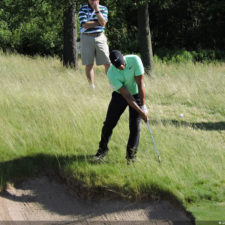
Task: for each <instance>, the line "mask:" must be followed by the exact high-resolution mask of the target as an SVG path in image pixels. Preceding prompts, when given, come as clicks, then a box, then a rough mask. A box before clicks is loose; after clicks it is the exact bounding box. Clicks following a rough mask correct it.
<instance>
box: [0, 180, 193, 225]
mask: <svg viewBox="0 0 225 225" xmlns="http://www.w3.org/2000/svg"><path fill="white" fill-rule="evenodd" d="M7 221H8V222H9V221H17V222H15V223H18V222H19V221H21V222H22V221H23V222H28V221H33V222H35V221H36V222H41V221H42V223H41V224H44V222H43V221H46V224H56V223H57V222H58V223H59V224H80V225H84V224H85V225H86V224H94V225H95V224H96V225H97V224H110V225H111V224H127V225H128V224H154V225H156V224H157V225H169V224H193V223H192V222H191V220H190V218H189V217H188V216H187V214H186V213H185V212H183V211H182V210H181V209H177V208H176V207H175V206H173V205H172V204H171V203H170V202H168V201H160V202H150V203H149V202H131V201H124V200H115V199H104V200H83V199H80V198H79V197H77V196H75V195H74V194H73V193H71V191H70V189H68V188H67V187H66V186H65V185H63V184H61V183H59V182H58V181H56V180H51V179H50V178H49V177H46V176H43V177H39V178H35V179H31V180H28V181H25V182H23V183H21V184H19V185H16V186H15V187H13V186H9V187H8V188H7V190H6V191H4V192H3V193H1V194H0V225H3V224H7ZM70 222H71V223H70ZM26 224H32V223H26Z"/></svg>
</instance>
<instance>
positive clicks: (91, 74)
mask: <svg viewBox="0 0 225 225" xmlns="http://www.w3.org/2000/svg"><path fill="white" fill-rule="evenodd" d="M85 71H86V76H87V79H88V82H89V84H90V86H91V87H92V88H95V85H94V65H93V64H89V65H86V66H85Z"/></svg>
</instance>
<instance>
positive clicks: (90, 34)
mask: <svg viewBox="0 0 225 225" xmlns="http://www.w3.org/2000/svg"><path fill="white" fill-rule="evenodd" d="M83 34H84V35H88V36H92V37H99V36H101V35H102V32H98V33H83Z"/></svg>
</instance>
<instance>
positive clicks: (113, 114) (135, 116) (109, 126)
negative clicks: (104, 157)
mask: <svg viewBox="0 0 225 225" xmlns="http://www.w3.org/2000/svg"><path fill="white" fill-rule="evenodd" d="M133 97H134V99H135V101H136V103H137V104H138V105H139V106H140V105H141V102H140V97H139V95H138V94H136V95H133ZM127 106H128V103H127V101H126V100H125V99H124V98H123V96H122V95H120V94H119V93H117V92H113V93H112V99H111V101H110V103H109V107H108V111H107V115H106V120H105V122H104V126H103V128H102V134H101V141H100V143H99V148H100V149H102V150H105V151H107V150H108V142H109V140H110V138H111V136H112V131H113V128H114V127H115V126H116V124H117V122H118V121H119V119H120V116H121V115H122V114H123V112H124V111H125V109H126V107H127ZM140 121H141V117H140V115H139V113H138V112H137V111H136V110H134V109H133V108H132V107H130V106H129V128H130V135H129V139H128V143H127V158H130V157H131V156H132V155H133V154H136V152H137V149H138V144H139V138H140Z"/></svg>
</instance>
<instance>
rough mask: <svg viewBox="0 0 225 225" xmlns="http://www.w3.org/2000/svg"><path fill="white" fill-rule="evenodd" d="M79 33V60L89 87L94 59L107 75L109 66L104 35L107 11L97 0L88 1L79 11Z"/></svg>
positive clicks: (91, 83) (91, 80)
mask: <svg viewBox="0 0 225 225" xmlns="http://www.w3.org/2000/svg"><path fill="white" fill-rule="evenodd" d="M79 21H80V33H81V37H80V39H81V59H82V64H83V65H85V71H86V76H87V79H88V81H89V84H90V87H91V88H95V85H94V58H95V57H96V64H97V65H104V66H105V71H106V73H107V71H108V68H109V66H110V60H109V47H108V45H107V38H106V36H105V35H104V29H105V25H106V23H107V21H108V9H107V8H106V7H105V6H102V5H99V0H88V3H87V4H85V5H83V6H82V7H81V8H80V9H79Z"/></svg>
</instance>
